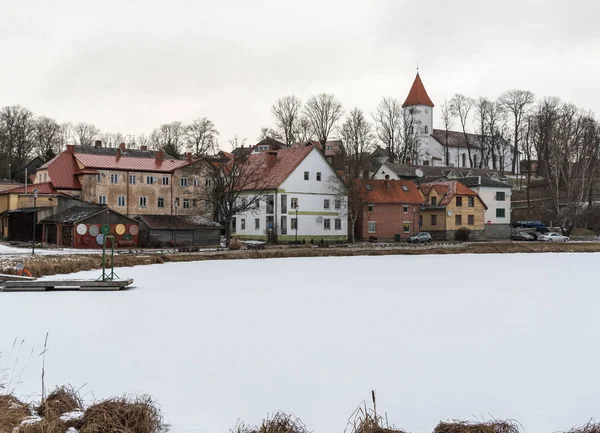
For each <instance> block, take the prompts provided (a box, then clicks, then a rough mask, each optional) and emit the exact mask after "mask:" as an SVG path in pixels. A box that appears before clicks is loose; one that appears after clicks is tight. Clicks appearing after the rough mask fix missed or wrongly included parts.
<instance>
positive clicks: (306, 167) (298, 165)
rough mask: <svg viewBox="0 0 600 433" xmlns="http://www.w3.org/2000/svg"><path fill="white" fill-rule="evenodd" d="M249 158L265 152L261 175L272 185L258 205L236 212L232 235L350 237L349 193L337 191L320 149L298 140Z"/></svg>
mask: <svg viewBox="0 0 600 433" xmlns="http://www.w3.org/2000/svg"><path fill="white" fill-rule="evenodd" d="M250 158H261V160H260V161H257V163H260V164H263V170H264V171H263V172H262V173H261V176H262V177H263V179H265V180H266V182H267V183H268V186H267V188H266V189H264V188H263V191H264V194H263V195H262V197H261V199H260V201H259V203H258V206H257V207H256V208H254V209H252V210H249V211H247V212H245V213H243V214H239V215H236V216H235V217H234V218H233V221H232V236H233V237H237V238H242V239H257V240H269V239H272V240H275V239H277V241H279V242H290V241H294V240H295V239H296V238H297V239H298V240H299V241H302V240H305V241H306V242H310V241H311V240H312V241H313V242H314V243H318V242H320V241H321V240H323V241H346V240H347V239H348V218H347V207H348V202H347V198H346V197H341V196H340V195H339V192H338V190H337V189H336V186H335V183H334V181H333V179H335V178H336V177H337V174H336V173H335V171H334V170H333V168H332V167H331V165H329V163H328V162H327V160H326V159H325V157H324V156H323V154H322V153H321V151H320V150H319V149H317V148H316V147H315V146H313V145H307V146H298V147H291V148H286V149H279V150H273V151H268V152H264V153H261V154H257V155H251V156H250ZM255 194H256V192H255V191H248V195H249V196H250V195H252V196H255ZM241 199H243V196H242V198H241Z"/></svg>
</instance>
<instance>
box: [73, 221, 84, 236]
mask: <svg viewBox="0 0 600 433" xmlns="http://www.w3.org/2000/svg"><path fill="white" fill-rule="evenodd" d="M75 230H77V234H78V235H79V236H83V235H84V234H86V233H87V226H86V225H85V224H78V225H77V228H76V229H75Z"/></svg>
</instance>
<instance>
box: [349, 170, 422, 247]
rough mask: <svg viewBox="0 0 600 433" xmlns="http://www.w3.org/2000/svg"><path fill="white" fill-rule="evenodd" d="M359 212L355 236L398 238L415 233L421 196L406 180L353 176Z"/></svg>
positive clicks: (381, 238) (363, 237)
mask: <svg viewBox="0 0 600 433" xmlns="http://www.w3.org/2000/svg"><path fill="white" fill-rule="evenodd" d="M356 182H357V186H356V187H357V188H358V190H359V191H360V193H359V196H360V200H361V202H362V203H364V208H363V212H362V213H360V214H359V216H358V219H357V221H356V237H357V239H362V240H365V239H369V238H370V237H375V238H377V240H401V239H406V238H408V237H409V236H412V235H414V234H416V233H418V232H419V216H420V209H421V205H422V204H423V195H422V194H421V192H420V191H419V189H418V188H417V186H416V185H415V184H414V183H413V182H412V181H410V180H389V179H385V180H376V179H370V180H364V179H357V180H356Z"/></svg>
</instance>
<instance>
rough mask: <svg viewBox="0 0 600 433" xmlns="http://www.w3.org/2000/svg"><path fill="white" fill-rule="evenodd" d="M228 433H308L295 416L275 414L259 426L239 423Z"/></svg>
mask: <svg viewBox="0 0 600 433" xmlns="http://www.w3.org/2000/svg"><path fill="white" fill-rule="evenodd" d="M229 433H309V431H308V429H307V428H306V426H305V425H304V423H303V422H302V421H301V420H300V419H299V418H297V417H296V416H295V415H292V414H288V413H284V412H277V413H275V414H274V415H273V416H268V415H267V417H266V418H265V419H263V421H262V423H261V424H260V425H259V426H249V425H246V424H244V423H243V422H241V421H238V423H237V424H236V425H235V427H234V428H233V429H231V430H229Z"/></svg>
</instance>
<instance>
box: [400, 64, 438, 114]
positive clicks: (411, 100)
mask: <svg viewBox="0 0 600 433" xmlns="http://www.w3.org/2000/svg"><path fill="white" fill-rule="evenodd" d="M412 105H426V106H428V107H435V105H433V102H431V99H429V95H427V91H426V90H425V86H424V85H423V82H422V81H421V77H420V76H419V73H418V72H417V76H416V77H415V81H414V82H413V85H412V87H411V88H410V92H408V96H407V97H406V101H404V104H402V107H409V106H412Z"/></svg>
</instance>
